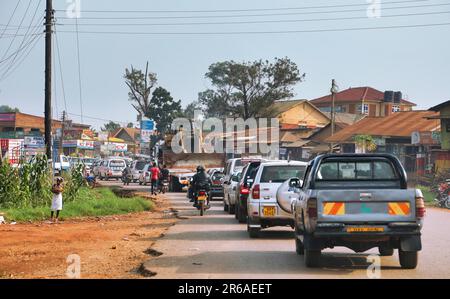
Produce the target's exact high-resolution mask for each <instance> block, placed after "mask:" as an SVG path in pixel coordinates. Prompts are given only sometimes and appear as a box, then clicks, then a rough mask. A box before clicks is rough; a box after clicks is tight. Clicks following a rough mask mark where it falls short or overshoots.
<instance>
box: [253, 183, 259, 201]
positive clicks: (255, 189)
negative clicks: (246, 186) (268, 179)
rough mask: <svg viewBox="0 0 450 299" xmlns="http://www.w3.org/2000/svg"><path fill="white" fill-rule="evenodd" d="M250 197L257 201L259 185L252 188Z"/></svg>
mask: <svg viewBox="0 0 450 299" xmlns="http://www.w3.org/2000/svg"><path fill="white" fill-rule="evenodd" d="M252 197H253V199H259V185H255V186H253V189H252Z"/></svg>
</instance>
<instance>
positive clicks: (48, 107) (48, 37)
mask: <svg viewBox="0 0 450 299" xmlns="http://www.w3.org/2000/svg"><path fill="white" fill-rule="evenodd" d="M52 23H53V5H52V0H47V5H46V11H45V112H44V113H45V148H46V154H47V159H51V158H52Z"/></svg>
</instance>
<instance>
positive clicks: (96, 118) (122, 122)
mask: <svg viewBox="0 0 450 299" xmlns="http://www.w3.org/2000/svg"><path fill="white" fill-rule="evenodd" d="M67 114H70V115H73V116H80V117H81V115H80V114H75V113H67ZM83 117H85V118H89V119H94V120H101V121H112V122H115V123H120V124H128V123H130V121H119V120H113V119H107V118H100V117H95V116H88V115H83Z"/></svg>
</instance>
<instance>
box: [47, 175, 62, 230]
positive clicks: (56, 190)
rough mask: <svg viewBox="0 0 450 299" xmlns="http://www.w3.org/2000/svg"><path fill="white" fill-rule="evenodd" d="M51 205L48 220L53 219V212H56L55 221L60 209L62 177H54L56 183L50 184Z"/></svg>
mask: <svg viewBox="0 0 450 299" xmlns="http://www.w3.org/2000/svg"><path fill="white" fill-rule="evenodd" d="M52 193H53V198H52V207H51V214H50V221H53V216H54V213H55V212H56V218H55V222H58V218H59V212H60V211H61V210H62V206H63V202H62V193H63V179H62V178H61V177H59V178H56V183H55V184H53V186H52Z"/></svg>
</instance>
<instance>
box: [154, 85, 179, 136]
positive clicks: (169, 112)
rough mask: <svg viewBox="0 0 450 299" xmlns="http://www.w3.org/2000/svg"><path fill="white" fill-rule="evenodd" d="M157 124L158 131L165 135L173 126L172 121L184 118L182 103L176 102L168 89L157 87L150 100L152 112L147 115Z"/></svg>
mask: <svg viewBox="0 0 450 299" xmlns="http://www.w3.org/2000/svg"><path fill="white" fill-rule="evenodd" d="M145 116H146V117H148V118H149V119H153V120H154V121H155V122H156V129H157V130H158V132H159V133H160V134H164V133H165V132H166V131H167V130H168V129H170V126H171V124H172V121H173V120H174V119H175V118H177V117H180V116H182V111H181V101H174V99H173V97H172V96H171V95H170V92H168V91H167V90H166V89H164V88H162V87H157V88H156V89H155V90H154V91H153V93H152V98H151V100H150V112H149V113H147V114H146V115H145Z"/></svg>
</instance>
